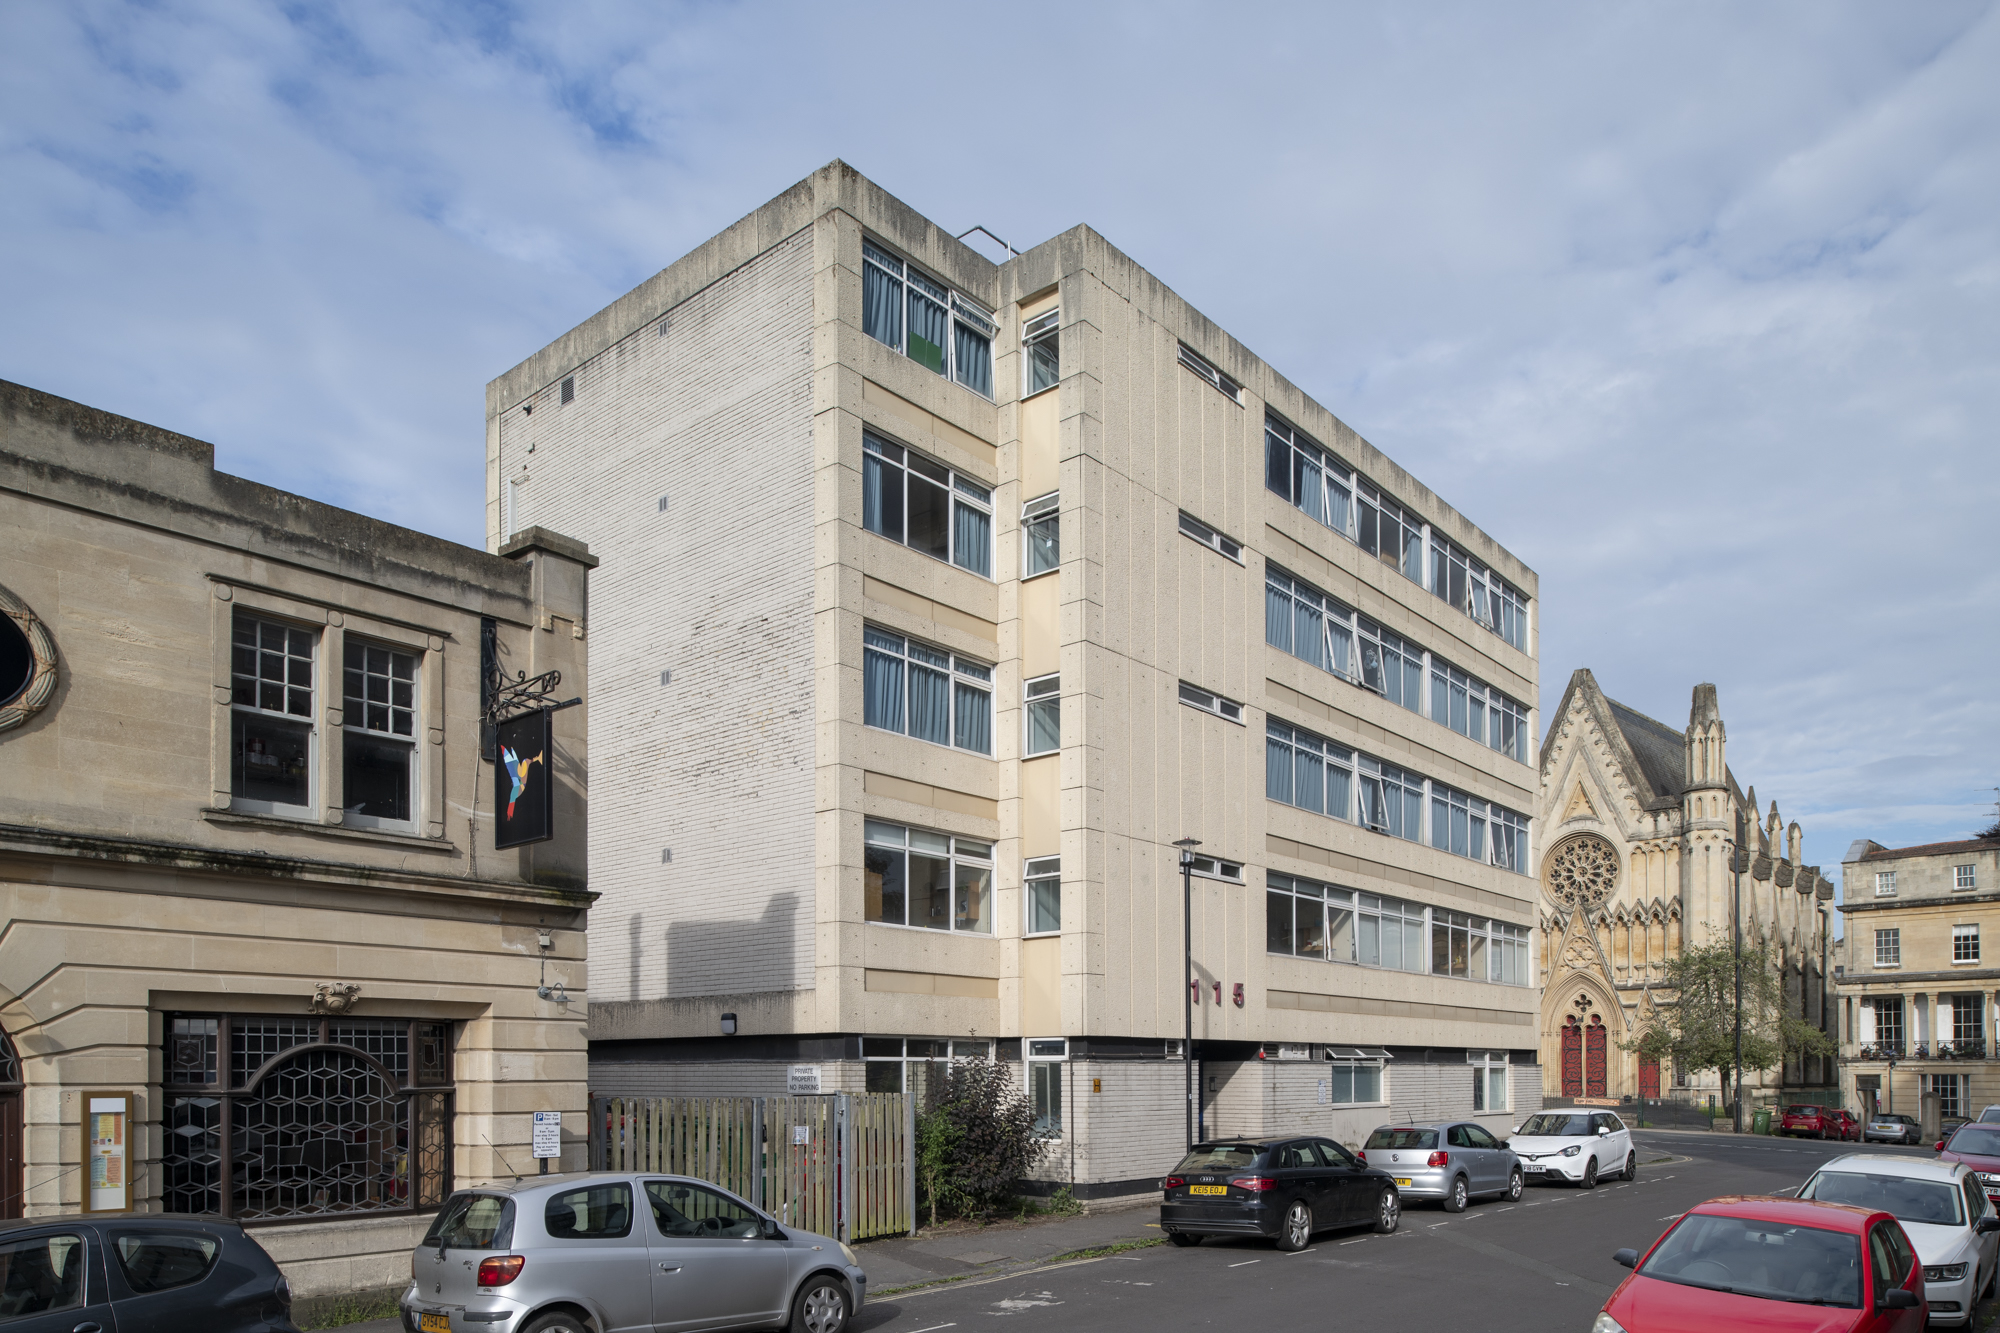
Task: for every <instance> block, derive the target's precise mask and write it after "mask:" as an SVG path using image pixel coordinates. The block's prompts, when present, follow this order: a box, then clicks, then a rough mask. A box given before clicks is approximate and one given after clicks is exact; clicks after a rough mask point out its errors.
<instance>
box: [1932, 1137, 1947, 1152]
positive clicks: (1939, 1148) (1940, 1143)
mask: <svg viewBox="0 0 2000 1333" xmlns="http://www.w3.org/2000/svg"><path fill="white" fill-rule="evenodd" d="M1932 1151H1933V1152H1943V1151H1944V1140H1943V1139H1939V1140H1938V1141H1937V1146H1936V1147H1935V1148H1934V1149H1932Z"/></svg>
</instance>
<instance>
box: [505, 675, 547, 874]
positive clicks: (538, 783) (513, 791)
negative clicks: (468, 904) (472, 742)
mask: <svg viewBox="0 0 2000 1333" xmlns="http://www.w3.org/2000/svg"><path fill="white" fill-rule="evenodd" d="M550 717H551V713H550V711H549V710H548V709H546V708H538V709H536V710H535V711H534V712H532V713H523V714H521V715H520V716H519V717H511V718H508V719H507V720H506V721H505V722H502V723H500V724H499V726H498V727H497V728H496V729H495V734H494V737H493V753H494V757H495V758H496V759H497V760H498V762H497V763H495V764H494V765H493V845H494V847H495V848H506V847H520V846H522V845H524V844H526V843H531V842H543V841H545V840H547V839H549V838H553V837H554V836H555V804H554V784H553V783H552V782H550V781H549V755H550V751H549V742H550V739H551V736H550V730H551V729H550Z"/></svg>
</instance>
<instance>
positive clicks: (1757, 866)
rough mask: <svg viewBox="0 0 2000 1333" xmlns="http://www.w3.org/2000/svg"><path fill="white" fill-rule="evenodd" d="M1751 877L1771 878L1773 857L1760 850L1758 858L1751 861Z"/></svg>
mask: <svg viewBox="0 0 2000 1333" xmlns="http://www.w3.org/2000/svg"><path fill="white" fill-rule="evenodd" d="M1750 877H1751V878H1752V879H1769V878H1771V858H1770V857H1768V856H1766V855H1764V854H1763V853H1762V852H1759V853H1758V854H1757V859H1756V860H1754V861H1752V862H1751V863H1750Z"/></svg>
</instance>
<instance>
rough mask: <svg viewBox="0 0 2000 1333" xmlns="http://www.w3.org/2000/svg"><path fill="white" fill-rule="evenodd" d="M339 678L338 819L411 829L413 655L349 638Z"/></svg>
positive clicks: (413, 807)
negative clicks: (340, 752)
mask: <svg viewBox="0 0 2000 1333" xmlns="http://www.w3.org/2000/svg"><path fill="white" fill-rule="evenodd" d="M342 677H343V681H344V687H343V691H342V698H341V720H342V723H343V726H342V734H341V746H342V755H341V773H342V781H341V790H342V795H341V818H342V820H343V822H345V823H348V824H353V825H355V826H357V827H361V828H388V829H408V830H414V829H415V827H416V805H415V795H416V762H417V744H416V734H417V733H416V689H417V656H416V654H415V653H412V652H406V651H404V650H402V649H398V648H391V647H388V646H386V645H382V644H374V643H367V642H363V641H362V640H359V639H355V638H349V639H348V640H347V645H346V661H345V664H344V668H343V671H342Z"/></svg>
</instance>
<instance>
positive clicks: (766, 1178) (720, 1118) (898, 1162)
mask: <svg viewBox="0 0 2000 1333" xmlns="http://www.w3.org/2000/svg"><path fill="white" fill-rule="evenodd" d="M911 1109H912V1108H911V1104H910V1100H909V1098H907V1097H906V1096H905V1095H904V1094H902V1093H899V1092H888V1093H855V1094H848V1093H834V1094H830V1095H821V1096H801V1097H593V1098H592V1099H591V1120H590V1161H591V1164H592V1166H593V1167H595V1168H596V1169H598V1170H602V1171H635V1172H638V1171H658V1172H661V1173H662V1174H667V1175H678V1176H693V1177H695V1178H696V1179H698V1180H707V1181H712V1182H713V1183H715V1184H717V1185H720V1186H722V1187H723V1188H724V1189H726V1190H729V1191H730V1192H731V1193H734V1194H736V1195H738V1196H740V1197H742V1198H744V1199H748V1200H749V1201H750V1202H751V1203H753V1204H755V1205H756V1206H757V1207H759V1208H762V1209H763V1210H764V1211H766V1212H768V1213H770V1214H771V1215H772V1216H774V1217H776V1218H777V1219H778V1220H779V1222H780V1223H783V1224H785V1225H788V1226H795V1227H798V1228H800V1229H801V1230H804V1231H816V1232H818V1233H820V1234H821V1235H826V1236H833V1237H836V1238H837V1239H840V1240H865V1239H867V1238H868V1237H870V1236H892V1235H902V1234H906V1233H908V1232H909V1231H910V1230H912V1228H913V1227H914V1225H915V1217H916V1195H915V1191H916V1162H915V1141H914V1133H913V1130H914V1127H913V1126H912V1125H911V1123H910V1112H911Z"/></svg>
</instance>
